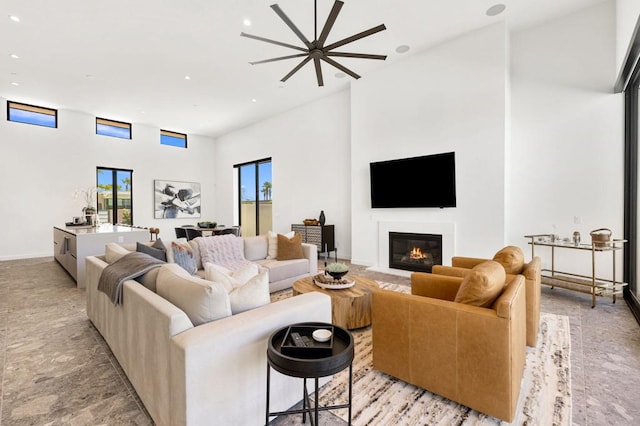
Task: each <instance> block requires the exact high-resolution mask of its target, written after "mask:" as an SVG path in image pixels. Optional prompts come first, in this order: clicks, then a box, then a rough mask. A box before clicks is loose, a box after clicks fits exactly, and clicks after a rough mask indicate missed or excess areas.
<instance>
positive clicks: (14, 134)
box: [0, 98, 215, 260]
mask: <svg viewBox="0 0 640 426" xmlns="http://www.w3.org/2000/svg"><path fill="white" fill-rule="evenodd" d="M0 101H1V103H2V105H3V108H0V109H1V110H2V113H1V114H2V115H1V116H0V141H2V143H1V144H0V158H1V159H2V160H1V164H0V182H2V198H3V200H4V202H3V205H2V208H1V209H0V223H3V224H4V232H3V236H2V244H0V260H8V259H16V258H23V257H36V256H51V255H52V254H53V231H52V228H53V226H63V225H64V223H65V222H68V221H71V219H72V217H73V216H80V215H81V210H82V207H83V204H82V203H81V202H80V200H78V199H74V197H73V193H74V191H75V190H76V189H78V188H87V187H94V186H95V185H96V167H98V166H104V167H114V168H123V169H133V210H134V212H133V214H134V224H135V225H139V226H147V227H150V226H154V227H159V228H160V238H165V239H174V238H175V232H174V230H173V228H174V227H175V226H179V225H180V224H182V223H194V224H195V222H196V221H197V220H198V219H193V220H186V219H185V220H182V219H180V220H178V219H161V220H155V219H153V208H154V207H153V180H154V179H169V180H179V181H192V182H200V183H201V185H202V192H203V195H202V212H203V213H202V218H203V219H206V218H209V217H212V216H211V214H212V212H213V211H214V208H215V201H214V200H215V193H214V191H213V187H214V185H213V175H214V173H213V170H212V168H213V163H214V145H213V140H212V139H210V138H206V137H199V136H195V135H187V138H188V146H189V148H188V149H186V150H185V149H181V148H175V147H169V146H163V145H160V142H159V140H160V137H159V129H157V128H153V127H149V126H143V125H136V124H133V129H132V135H133V139H132V140H123V139H117V138H113V137H107V136H99V135H96V134H95V117H93V116H90V115H87V114H84V113H78V112H74V111H66V110H59V111H58V128H57V129H51V128H47V127H41V126H34V125H29V124H22V123H14V122H9V121H7V120H6V108H5V107H4V106H5V101H6V100H5V99H2V98H0ZM16 101H19V99H16ZM44 106H47V105H44Z"/></svg>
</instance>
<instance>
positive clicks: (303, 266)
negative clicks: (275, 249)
mask: <svg viewBox="0 0 640 426" xmlns="http://www.w3.org/2000/svg"><path fill="white" fill-rule="evenodd" d="M256 263H257V264H258V265H260V266H263V267H265V268H267V269H268V270H269V282H270V283H274V282H276V281H282V280H286V279H287V278H292V277H297V276H299V275H305V274H307V275H308V274H309V260H308V259H294V260H275V259H264V260H259V261H257V262H256Z"/></svg>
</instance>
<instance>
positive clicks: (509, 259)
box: [493, 246, 524, 274]
mask: <svg viewBox="0 0 640 426" xmlns="http://www.w3.org/2000/svg"><path fill="white" fill-rule="evenodd" d="M493 260H495V261H496V262H498V263H499V264H501V265H502V266H503V267H504V270H505V272H506V273H507V274H519V273H520V272H522V267H523V266H524V253H523V252H522V249H521V248H520V247H516V246H507V247H505V248H503V249H502V250H500V251H499V252H497V253H496V254H495V256H493Z"/></svg>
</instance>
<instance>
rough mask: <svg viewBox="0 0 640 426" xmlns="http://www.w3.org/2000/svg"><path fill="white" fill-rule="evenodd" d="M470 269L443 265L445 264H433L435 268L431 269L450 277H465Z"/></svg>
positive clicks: (432, 271) (433, 271)
mask: <svg viewBox="0 0 640 426" xmlns="http://www.w3.org/2000/svg"><path fill="white" fill-rule="evenodd" d="M469 271H470V269H468V268H461V267H459V266H443V265H433V268H432V269H431V273H432V274H437V275H448V276H450V277H460V278H464V277H465V276H466V275H467V274H468V273H469Z"/></svg>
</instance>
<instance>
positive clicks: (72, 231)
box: [53, 224, 149, 288]
mask: <svg viewBox="0 0 640 426" xmlns="http://www.w3.org/2000/svg"><path fill="white" fill-rule="evenodd" d="M138 241H149V230H148V229H140V228H131V227H128V226H117V225H111V224H103V225H100V226H79V227H63V226H61V227H58V226H54V227H53V256H54V258H55V259H56V261H57V262H58V263H59V264H60V265H61V266H62V267H63V268H64V269H65V270H66V271H67V272H68V273H69V275H71V277H72V278H73V279H74V280H75V281H76V283H77V285H78V288H84V287H85V283H84V259H85V257H87V256H93V255H100V254H104V246H105V245H106V244H107V243H135V242H138Z"/></svg>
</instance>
